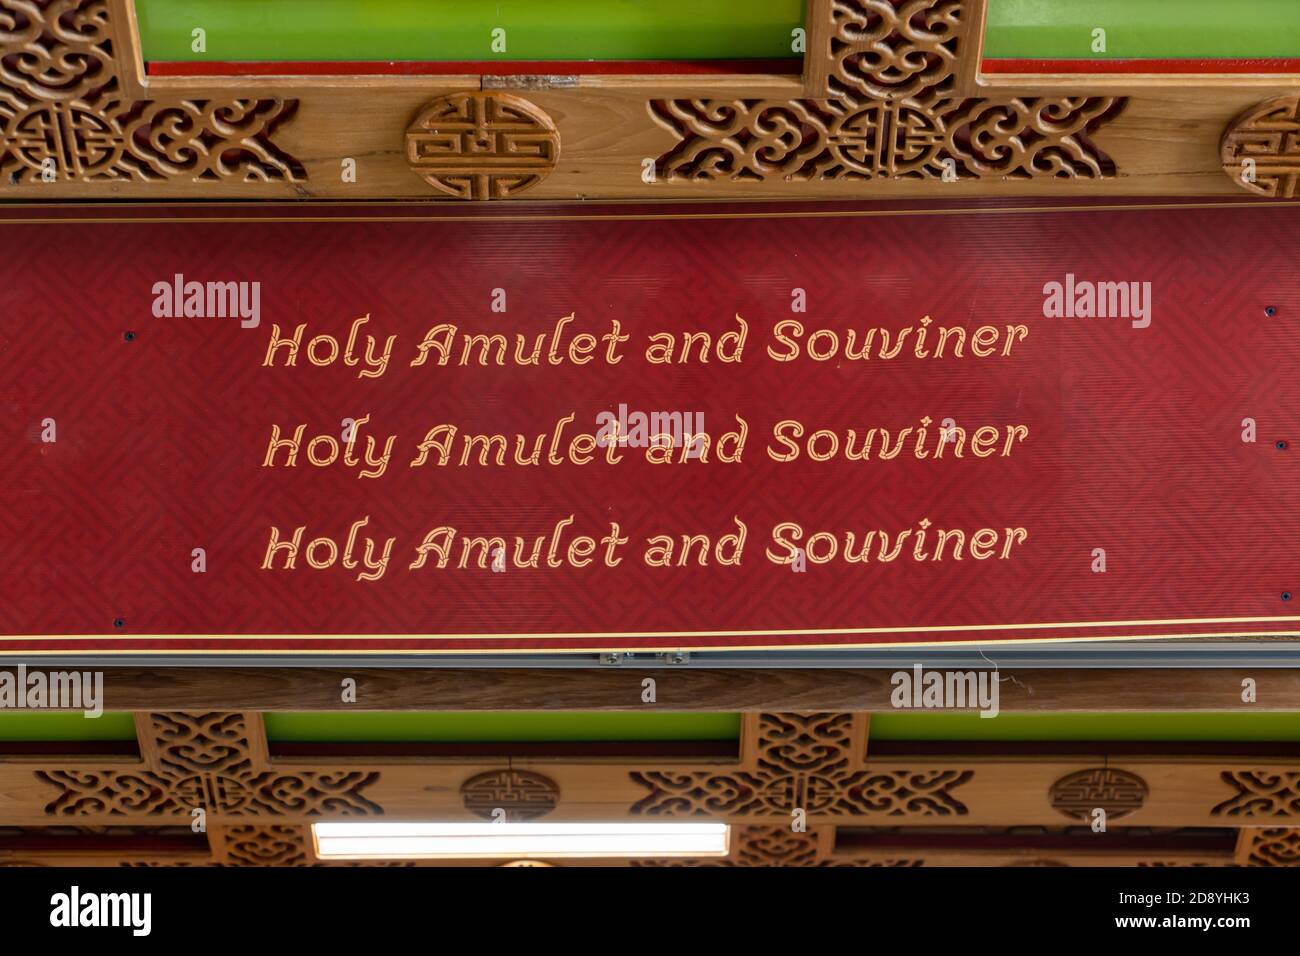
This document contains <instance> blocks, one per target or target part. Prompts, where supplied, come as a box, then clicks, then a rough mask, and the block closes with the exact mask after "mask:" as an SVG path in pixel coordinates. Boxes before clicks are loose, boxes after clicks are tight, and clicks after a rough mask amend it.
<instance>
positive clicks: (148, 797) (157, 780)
mask: <svg viewBox="0 0 1300 956" xmlns="http://www.w3.org/2000/svg"><path fill="white" fill-rule="evenodd" d="M137 724H138V725H139V726H140V728H141V731H142V733H151V734H152V739H151V740H148V741H145V740H142V746H141V751H142V753H143V754H144V755H145V760H146V766H145V768H144V769H141V770H138V771H137V770H82V769H52V770H38V771H36V779H37V780H39V781H41V782H42V783H44V784H47V785H49V786H50V787H52V788H54V791H55V792H54V795H53V796H52V798H51V799H50V800H49V802H48V803H47V804H46V806H45V812H46V813H47V814H50V815H53V816H59V817H76V816H87V815H96V814H108V815H112V816H119V815H121V816H126V815H150V816H157V815H174V816H180V817H188V816H189V814H190V811H191V810H193V809H195V808H203V809H205V810H207V811H208V812H210V813H218V814H224V815H228V816H251V815H259V814H265V815H268V816H275V815H277V814H284V813H295V814H306V815H308V816H318V815H321V814H326V813H328V814H330V815H337V816H348V815H357V814H360V815H377V814H381V813H383V810H382V809H381V808H380V807H379V806H378V805H377V804H376V803H374V802H372V801H371V800H369V799H367V798H366V796H365V791H366V790H367V789H368V788H370V787H371V786H373V785H374V784H375V783H376V781H377V780H378V779H379V774H377V773H373V772H367V771H360V770H338V771H329V770H326V771H302V772H287V771H283V772H282V771H278V770H273V769H270V768H269V766H268V764H267V760H266V756H265V746H264V745H258V744H254V743H253V742H252V740H253V739H257V740H259V741H260V734H258V735H257V736H256V738H254V735H253V734H252V733H251V732H250V728H249V719H248V715H246V714H243V713H227V712H214V713H193V714H188V713H166V714H147V715H144V717H143V719H141V720H138V721H137Z"/></svg>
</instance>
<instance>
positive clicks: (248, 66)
mask: <svg viewBox="0 0 1300 956" xmlns="http://www.w3.org/2000/svg"><path fill="white" fill-rule="evenodd" d="M802 71H803V61H802V60H800V59H798V58H791V59H781V60H516V61H512V62H505V61H500V60H478V61H470V62H466V61H459V62H450V61H447V62H443V61H415V60H388V61H382V62H381V61H372V60H337V61H334V60H329V61H326V60H316V61H299V62H294V61H288V60H285V61H259V62H252V63H235V62H230V61H215V62H209V61H204V62H178V61H160V62H155V63H147V64H146V65H145V72H146V74H147V75H149V76H463V75H465V74H470V75H475V76H518V75H521V74H527V75H535V74H543V75H549V76H574V75H592V76H622V75H646V74H654V75H660V74H664V75H682V74H714V75H716V74H743V75H753V74H759V73H761V74H778V75H784V74H798V73H801V72H802Z"/></svg>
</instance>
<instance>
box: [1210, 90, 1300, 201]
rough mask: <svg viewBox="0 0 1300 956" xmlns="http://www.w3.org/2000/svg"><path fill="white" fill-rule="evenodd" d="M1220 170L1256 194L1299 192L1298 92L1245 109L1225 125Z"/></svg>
mask: <svg viewBox="0 0 1300 956" xmlns="http://www.w3.org/2000/svg"><path fill="white" fill-rule="evenodd" d="M1220 155H1221V158H1222V160H1223V171H1224V172H1225V173H1227V174H1228V176H1229V177H1231V179H1232V181H1233V182H1235V183H1236V184H1237V185H1238V186H1240V187H1241V188H1243V189H1245V190H1247V191H1248V192H1252V193H1256V194H1258V195H1260V196H1271V197H1275V198H1277V199H1294V198H1296V196H1297V195H1298V194H1300V96H1295V95H1293V96H1281V97H1278V98H1277V99H1273V100H1268V101H1267V102H1265V103H1260V104H1259V105H1258V106H1255V107H1253V108H1252V109H1250V110H1248V111H1246V112H1245V113H1243V114H1242V115H1241V116H1238V117H1237V118H1236V119H1235V120H1233V121H1232V123H1230V124H1229V125H1228V128H1227V130H1225V131H1224V134H1223V143H1222V145H1221V146H1220Z"/></svg>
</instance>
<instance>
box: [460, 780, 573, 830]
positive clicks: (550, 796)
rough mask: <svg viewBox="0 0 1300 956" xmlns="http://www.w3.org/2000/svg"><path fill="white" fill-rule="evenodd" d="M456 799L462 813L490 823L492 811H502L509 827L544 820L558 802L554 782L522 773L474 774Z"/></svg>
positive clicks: (462, 787)
mask: <svg viewBox="0 0 1300 956" xmlns="http://www.w3.org/2000/svg"><path fill="white" fill-rule="evenodd" d="M460 795H461V800H462V801H463V802H464V804H465V809H466V810H468V811H469V812H470V813H472V814H474V815H475V816H479V817H483V818H484V819H488V820H491V819H493V812H494V811H495V810H504V811H505V813H506V820H508V821H510V822H511V823H517V822H521V821H523V820H535V819H537V818H538V817H542V816H545V815H546V814H548V813H550V812H551V811H552V810H554V809H555V805H556V804H557V803H559V802H560V788H559V787H557V786H556V785H555V781H554V780H551V779H550V778H549V777H544V776H542V775H541V774H540V773H532V772H530V771H526V770H490V771H488V772H487V773H480V774H477V775H475V776H473V777H470V778H469V779H468V780H466V781H465V782H464V783H463V784H461V787H460Z"/></svg>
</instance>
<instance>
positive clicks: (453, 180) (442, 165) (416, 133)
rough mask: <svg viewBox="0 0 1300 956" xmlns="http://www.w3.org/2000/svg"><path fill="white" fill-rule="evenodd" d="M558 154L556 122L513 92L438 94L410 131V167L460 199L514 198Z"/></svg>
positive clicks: (547, 168) (539, 178)
mask: <svg viewBox="0 0 1300 956" xmlns="http://www.w3.org/2000/svg"><path fill="white" fill-rule="evenodd" d="M559 158H560V134H559V132H558V131H557V130H556V128H555V123H554V122H553V121H552V120H551V118H550V117H549V116H547V115H546V113H545V112H543V111H542V110H540V109H538V108H537V107H536V106H534V105H533V104H532V103H530V102H528V101H527V100H525V99H523V98H522V97H519V96H514V95H512V94H510V93H454V94H452V95H450V96H443V97H440V98H439V99H436V100H434V101H433V102H432V103H430V104H429V105H428V106H427V107H425V108H424V109H423V110H422V111H421V112H420V115H419V116H417V117H416V118H415V121H414V122H413V123H412V124H411V126H410V128H409V129H408V130H407V131H406V159H407V162H408V163H409V164H410V166H411V171H412V172H414V173H416V174H417V175H419V176H420V177H421V178H422V179H423V180H424V181H425V182H426V183H428V184H429V185H430V186H432V187H433V188H434V189H437V190H438V191H439V192H442V193H445V194H447V195H448V196H452V197H454V198H456V199H508V198H512V197H514V196H516V195H518V194H519V193H521V192H523V191H524V190H525V189H529V188H530V187H532V186H536V185H537V184H538V183H539V182H541V181H542V179H544V178H545V177H546V174H547V173H549V172H550V171H551V170H552V169H554V168H555V164H556V162H557V161H558V160H559Z"/></svg>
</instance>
